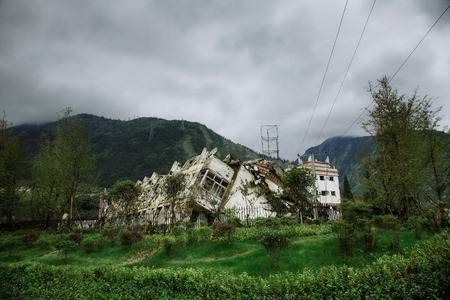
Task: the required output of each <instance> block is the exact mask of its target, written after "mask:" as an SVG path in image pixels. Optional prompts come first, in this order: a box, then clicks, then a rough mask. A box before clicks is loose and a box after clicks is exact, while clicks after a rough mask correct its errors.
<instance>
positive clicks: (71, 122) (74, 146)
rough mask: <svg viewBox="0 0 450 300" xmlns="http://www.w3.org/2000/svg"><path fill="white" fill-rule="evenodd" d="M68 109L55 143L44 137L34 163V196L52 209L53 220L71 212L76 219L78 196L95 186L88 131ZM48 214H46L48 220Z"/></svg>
mask: <svg viewBox="0 0 450 300" xmlns="http://www.w3.org/2000/svg"><path fill="white" fill-rule="evenodd" d="M71 113H72V109H71V108H66V109H65V110H63V111H62V117H61V116H60V117H59V121H58V126H57V127H56V133H55V136H54V139H50V138H49V137H48V136H46V135H43V137H42V146H41V150H40V152H39V154H38V155H37V157H36V158H35V160H34V170H35V174H34V188H35V189H36V191H35V192H34V194H35V195H36V196H37V197H38V198H40V200H41V202H43V203H45V206H46V207H47V208H48V209H50V211H49V212H50V213H51V214H52V215H53V217H54V218H58V217H59V216H60V215H61V213H62V212H63V211H64V210H65V209H67V206H68V210H69V214H68V217H69V223H70V222H71V221H72V218H73V207H74V201H75V200H76V196H77V195H78V193H79V192H80V189H81V188H82V187H88V186H89V185H93V183H94V181H95V178H94V176H93V173H94V169H95V165H94V156H93V155H92V153H91V143H90V140H89V136H88V132H87V127H86V126H85V125H83V124H82V123H81V122H80V121H79V120H77V119H76V118H75V117H71ZM49 212H46V213H45V214H46V215H47V216H48V215H49Z"/></svg>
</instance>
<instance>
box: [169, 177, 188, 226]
mask: <svg viewBox="0 0 450 300" xmlns="http://www.w3.org/2000/svg"><path fill="white" fill-rule="evenodd" d="M185 187H186V182H185V175H184V174H183V173H178V174H173V175H167V176H166V177H165V180H164V191H165V193H166V196H167V200H168V201H169V205H170V212H171V222H170V223H171V224H172V225H173V224H175V222H176V214H175V208H176V206H177V204H179V203H178V202H179V201H180V200H181V198H180V196H181V194H182V192H183V191H184V189H185Z"/></svg>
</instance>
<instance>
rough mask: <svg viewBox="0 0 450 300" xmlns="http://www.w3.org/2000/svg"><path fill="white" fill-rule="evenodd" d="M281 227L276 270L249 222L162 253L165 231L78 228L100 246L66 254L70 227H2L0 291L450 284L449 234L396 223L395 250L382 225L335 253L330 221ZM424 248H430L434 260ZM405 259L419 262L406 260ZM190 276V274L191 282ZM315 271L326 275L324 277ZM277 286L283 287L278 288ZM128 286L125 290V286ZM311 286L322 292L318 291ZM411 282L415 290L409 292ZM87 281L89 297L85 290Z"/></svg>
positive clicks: (293, 289) (425, 288) (308, 292)
mask: <svg viewBox="0 0 450 300" xmlns="http://www.w3.org/2000/svg"><path fill="white" fill-rule="evenodd" d="M285 229H286V230H290V231H291V232H293V233H295V235H294V236H293V238H292V243H291V245H290V247H289V249H284V250H282V252H281V256H280V258H279V261H278V268H275V267H274V266H273V265H272V263H271V261H270V259H269V257H268V255H267V253H266V251H265V249H264V248H263V247H262V246H261V245H260V244H259V243H258V241H257V240H255V232H256V231H255V228H238V230H237V232H236V234H235V239H234V240H233V241H232V242H231V243H230V244H229V245H227V244H226V243H224V242H223V241H218V240H214V239H210V240H209V239H208V240H203V241H201V242H200V241H198V242H191V243H187V245H186V241H187V236H186V235H185V234H184V233H183V232H182V233H181V235H180V234H178V236H177V237H174V238H173V239H174V240H182V239H184V244H183V245H182V246H181V247H178V248H174V250H173V253H172V254H171V255H167V253H166V251H165V248H164V246H163V241H164V239H165V238H166V237H164V236H163V235H148V236H145V235H144V237H143V240H142V241H140V242H136V243H134V244H133V245H131V246H128V247H125V246H123V245H122V244H121V242H120V239H119V238H118V236H119V235H120V234H123V231H122V233H120V232H117V233H115V234H114V232H113V231H108V232H106V233H105V232H94V231H92V230H90V231H89V230H86V231H82V230H77V231H76V234H78V235H80V236H82V238H83V239H84V240H86V239H89V238H91V239H92V238H93V239H99V240H100V239H102V238H103V241H104V245H103V246H102V247H100V248H99V249H94V251H93V252H90V251H88V252H90V253H86V252H87V251H86V249H87V248H86V246H85V245H84V244H83V243H81V244H80V245H79V246H78V247H77V248H76V249H75V251H74V252H68V253H67V258H66V256H65V254H64V253H63V251H58V250H57V249H56V248H57V247H56V245H57V243H58V241H62V240H66V239H68V238H69V236H70V235H71V234H74V233H73V232H72V233H70V232H67V231H65V232H64V233H63V232H61V233H57V232H54V233H45V232H41V233H40V235H39V237H38V238H37V239H36V234H34V235H35V236H34V238H35V239H36V240H35V241H33V242H30V241H28V242H26V241H25V242H24V240H25V238H24V237H25V236H26V235H27V234H28V235H29V232H16V233H3V234H2V235H1V236H0V242H1V243H0V245H1V249H2V251H1V253H0V266H1V272H0V276H2V278H1V279H2V282H3V283H2V284H1V285H0V288H1V293H0V296H1V297H0V298H14V297H17V298H20V297H25V298H27V297H32V298H34V297H39V298H44V299H47V298H52V297H57V296H58V295H59V294H58V293H59V292H60V291H65V292H66V293H69V294H71V293H72V294H71V295H72V296H73V297H74V298H83V297H87V298H101V297H100V296H99V295H101V294H102V291H103V289H104V288H105V285H108V286H110V290H111V291H112V290H114V293H113V294H110V293H109V292H108V293H106V294H104V295H105V299H106V298H127V296H130V297H131V296H132V295H134V296H133V297H143V298H152V297H153V296H151V297H149V295H158V297H157V298H165V297H169V296H170V297H172V298H173V297H175V298H177V297H178V296H179V298H180V299H184V298H204V297H205V295H208V293H209V292H208V291H210V290H211V289H212V288H213V287H214V290H215V291H214V292H212V294H211V298H216V297H217V298H221V297H222V296H227V297H229V296H230V295H235V296H236V293H238V295H239V297H237V298H248V299H251V298H265V297H266V296H269V298H270V297H272V296H273V297H275V298H277V297H280V298H290V297H291V298H293V299H295V298H296V297H295V295H297V296H298V295H302V297H306V298H310V297H312V298H315V297H316V296H320V295H326V294H323V293H325V292H326V291H328V292H329V293H330V292H331V291H334V290H336V293H337V294H336V296H339V295H340V296H339V297H343V296H345V297H347V296H351V295H359V296H361V295H366V296H367V295H368V294H367V289H369V287H371V286H372V285H374V286H372V287H374V289H373V292H374V293H375V294H373V295H384V296H385V297H387V298H391V297H394V295H395V293H406V294H404V295H407V294H408V293H413V294H412V295H413V296H414V295H415V296H417V295H419V296H420V295H427V296H432V295H431V294H430V293H434V294H433V295H434V296H435V297H437V298H440V297H442V295H443V294H442V293H444V291H445V290H446V288H448V284H449V279H448V277H449V276H448V275H450V272H449V256H450V255H449V247H448V246H449V244H450V243H449V237H448V232H444V233H441V234H440V235H436V234H434V233H425V235H424V236H423V238H422V239H420V240H418V239H416V237H415V236H414V233H413V232H412V231H408V230H404V231H401V232H400V233H399V241H400V247H399V248H398V249H391V248H390V244H389V239H390V237H389V235H388V234H385V233H384V232H381V231H380V232H379V233H378V246H377V248H376V251H373V252H367V251H365V250H364V245H363V243H362V241H361V240H359V239H356V240H355V246H354V248H353V250H352V254H351V255H347V256H343V255H341V254H340V249H339V246H338V241H337V238H336V237H335V236H334V235H333V234H332V233H331V228H330V226H329V225H310V226H306V225H296V226H288V227H286V228H285ZM39 240H47V241H49V243H43V242H39ZM43 246H45V247H43ZM433 247H434V248H433ZM436 247H437V248H439V249H440V251H437V250H436ZM41 248H45V249H41ZM89 249H91V248H89ZM91 250H92V249H91ZM427 251H428V252H427ZM427 253H432V255H433V257H431V256H430V255H429V254H427ZM412 257H415V258H414V261H410V260H411V259H412ZM430 259H432V260H433V261H432V263H431V262H430V261H429V260H430ZM410 264H419V265H414V266H413V267H412V266H410ZM425 271H426V272H431V273H432V274H434V275H433V276H432V277H430V278H428V277H429V276H430V275H427V274H426V273H424V272H425ZM371 272H372V273H374V274H375V275H377V276H381V275H380V274H381V273H383V272H388V273H389V274H390V275H389V276H391V278H389V276H388V277H386V274H384V275H382V277H380V278H378V279H377V278H374V279H373V282H372V283H371V280H370V278H365V277H364V276H361V274H370V273H371ZM392 272H394V273H392ZM391 273H392V274H391ZM343 274H345V276H347V277H348V278H347V277H345V276H344V275H343ZM375 275H374V276H375ZM437 275H440V276H438V277H436V276H437ZM342 276H344V277H342ZM355 276H356V277H355ZM383 276H384V277H386V278H384V277H383ZM405 276H406V277H405ZM423 276H425V278H428V279H427V280H428V281H430V280H431V281H432V282H427V281H425V282H424V281H423V280H422V279H421V280H420V282H417V279H418V278H422V277H423ZM442 277H444V278H442ZM43 278H45V280H44V279H43ZM195 278H196V280H197V281H196V282H192V280H194V279H195ZM199 278H202V279H199ZM323 278H326V280H325V281H327V280H328V281H329V282H328V283H327V282H324V279H323ZM405 278H407V279H408V280H406V279H405ZM180 280H181V281H180ZM405 280H406V281H405ZM243 281H245V282H246V283H245V284H244V283H243ZM352 281H354V285H355V286H359V287H358V289H356V290H354V291H352V290H348V286H349V285H352ZM361 281H362V283H361ZM384 281H386V282H384ZM49 282H53V283H55V282H56V284H53V285H52V284H49ZM71 282H72V283H71ZM399 282H400V283H399ZM236 284H239V285H243V286H246V285H248V286H247V289H248V290H241V289H240V288H237V287H236V286H235V285H236ZM277 284H278V285H279V284H282V285H283V287H276V286H277ZM324 284H325V286H323V285H324ZM361 284H363V285H362V286H360V285H361ZM180 285H182V286H180ZM210 285H212V286H210ZM216 285H218V286H216ZM327 285H329V286H327ZM334 285H335V286H334ZM366 285H367V286H366ZM386 285H387V287H386ZM442 285H444V286H442ZM126 286H129V287H128V288H127V289H124V287H126ZM333 286H334V287H333ZM377 286H379V287H380V288H381V290H379V289H377V288H376V287H377ZM436 286H441V287H440V288H436ZM83 287H84V288H83ZM190 287H191V288H190ZM319 287H320V290H321V291H318V290H317V289H318V288H319ZM413 287H414V288H416V289H419V290H414V289H413V290H411V288H413ZM86 288H89V289H90V291H91V292H92V293H93V294H90V293H88V294H83V290H85V289H86ZM43 289H47V290H46V292H45V293H42V290H43ZM52 289H55V290H53V291H52ZM405 289H406V290H405ZM439 289H441V290H439ZM127 291H128V292H129V293H128V292H127ZM40 293H41V294H40ZM155 293H156V294H155ZM205 293H206V294H205ZM280 293H281V294H280ZM286 293H287V294H286ZM317 293H318V294H317ZM333 293H334V292H333ZM361 293H362V294H361ZM370 293H372V292H370ZM76 295H78V296H76ZM102 295H103V294H102ZM106 295H109V296H111V297H106ZM183 295H184V296H183ZM415 296H414V297H415ZM208 297H209V296H208ZM208 297H206V298H208ZM411 297H412V296H411ZM414 297H413V298H414ZM69 298H70V297H69ZM394 298H395V297H394ZM406 298H408V297H406ZM419 298H420V297H419Z"/></svg>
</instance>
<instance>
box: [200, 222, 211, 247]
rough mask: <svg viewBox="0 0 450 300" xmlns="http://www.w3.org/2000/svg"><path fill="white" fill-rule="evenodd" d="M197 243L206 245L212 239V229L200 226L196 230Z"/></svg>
mask: <svg viewBox="0 0 450 300" xmlns="http://www.w3.org/2000/svg"><path fill="white" fill-rule="evenodd" d="M197 233H198V241H199V242H200V243H207V242H209V241H210V240H211V238H212V233H213V229H212V228H211V227H208V226H202V227H200V228H198V229H197Z"/></svg>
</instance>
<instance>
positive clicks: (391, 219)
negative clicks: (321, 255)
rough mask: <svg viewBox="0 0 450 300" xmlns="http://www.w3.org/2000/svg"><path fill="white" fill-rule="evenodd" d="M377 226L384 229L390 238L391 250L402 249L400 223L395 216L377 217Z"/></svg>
mask: <svg viewBox="0 0 450 300" xmlns="http://www.w3.org/2000/svg"><path fill="white" fill-rule="evenodd" d="M375 224H376V225H377V226H378V227H379V228H381V229H383V230H384V231H385V232H386V234H387V235H388V237H389V248H391V249H392V250H395V249H398V248H399V247H400V237H399V234H398V232H399V230H400V222H399V220H398V219H397V217H395V216H394V215H384V216H377V217H376V218H375Z"/></svg>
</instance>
